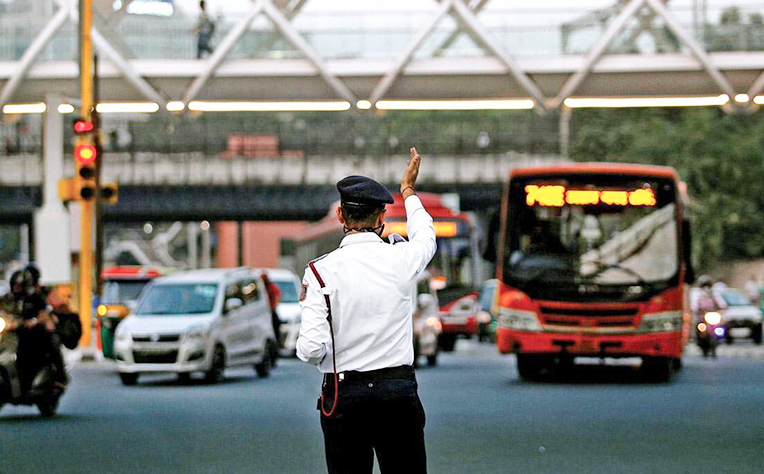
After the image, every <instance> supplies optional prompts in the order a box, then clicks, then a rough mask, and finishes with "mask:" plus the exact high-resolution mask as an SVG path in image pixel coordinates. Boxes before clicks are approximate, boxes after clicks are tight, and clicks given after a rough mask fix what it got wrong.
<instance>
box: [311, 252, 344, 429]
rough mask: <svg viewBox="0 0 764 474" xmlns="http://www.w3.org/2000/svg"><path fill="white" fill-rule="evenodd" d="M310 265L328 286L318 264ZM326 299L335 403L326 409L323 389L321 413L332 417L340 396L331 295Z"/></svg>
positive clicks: (319, 279)
mask: <svg viewBox="0 0 764 474" xmlns="http://www.w3.org/2000/svg"><path fill="white" fill-rule="evenodd" d="M308 266H309V267H310V270H311V271H312V272H313V274H314V275H315V276H316V280H318V284H319V286H321V288H326V283H324V279H323V278H321V274H319V273H318V270H316V266H315V265H313V262H310V263H309V264H308ZM324 301H326V310H327V316H326V320H327V321H329V331H330V333H331V335H332V369H333V370H334V373H333V374H332V375H334V403H333V404H332V409H331V410H329V411H326V410H325V409H324V393H323V390H322V391H321V413H323V414H324V416H325V417H327V418H328V417H331V416H332V415H333V414H334V410H336V409H337V399H338V397H339V383H338V381H337V355H336V352H335V349H334V327H333V325H332V303H331V301H329V295H327V294H326V293H324Z"/></svg>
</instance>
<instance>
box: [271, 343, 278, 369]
mask: <svg viewBox="0 0 764 474" xmlns="http://www.w3.org/2000/svg"><path fill="white" fill-rule="evenodd" d="M279 357H280V355H279V345H278V343H277V342H276V341H271V368H276V366H277V365H278V361H279Z"/></svg>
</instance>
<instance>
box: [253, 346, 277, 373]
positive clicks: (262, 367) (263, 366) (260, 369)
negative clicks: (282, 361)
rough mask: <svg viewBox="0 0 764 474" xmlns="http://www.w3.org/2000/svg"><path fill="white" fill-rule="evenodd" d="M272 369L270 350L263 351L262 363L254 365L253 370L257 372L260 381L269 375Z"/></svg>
mask: <svg viewBox="0 0 764 474" xmlns="http://www.w3.org/2000/svg"><path fill="white" fill-rule="evenodd" d="M272 367H273V362H272V358H271V351H270V348H269V349H268V350H266V351H265V354H264V355H263V361H262V362H260V363H259V364H255V370H256V371H257V376H258V377H260V378H261V379H264V378H266V377H268V376H269V375H270V374H271V368H272Z"/></svg>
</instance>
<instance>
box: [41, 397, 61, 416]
mask: <svg viewBox="0 0 764 474" xmlns="http://www.w3.org/2000/svg"><path fill="white" fill-rule="evenodd" d="M37 409H38V410H40V414H41V415H42V417H43V418H52V417H54V416H56V410H57V409H58V397H53V398H52V399H48V400H44V401H41V402H37Z"/></svg>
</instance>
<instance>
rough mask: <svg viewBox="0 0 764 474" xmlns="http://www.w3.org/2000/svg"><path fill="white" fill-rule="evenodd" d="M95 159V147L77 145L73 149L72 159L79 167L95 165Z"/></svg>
mask: <svg viewBox="0 0 764 474" xmlns="http://www.w3.org/2000/svg"><path fill="white" fill-rule="evenodd" d="M97 157H98V152H97V151H96V147H94V146H93V145H77V146H76V147H75V148H74V158H75V159H76V160H77V162H79V164H81V165H90V164H92V163H95V160H96V158H97Z"/></svg>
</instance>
